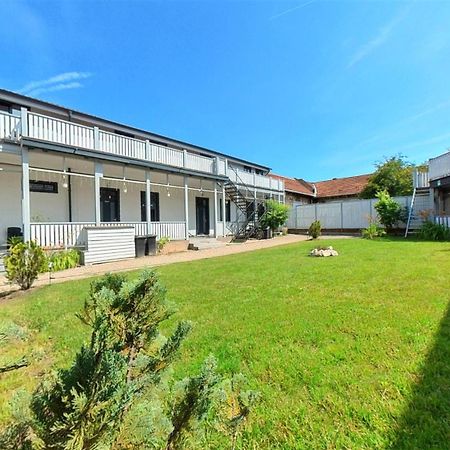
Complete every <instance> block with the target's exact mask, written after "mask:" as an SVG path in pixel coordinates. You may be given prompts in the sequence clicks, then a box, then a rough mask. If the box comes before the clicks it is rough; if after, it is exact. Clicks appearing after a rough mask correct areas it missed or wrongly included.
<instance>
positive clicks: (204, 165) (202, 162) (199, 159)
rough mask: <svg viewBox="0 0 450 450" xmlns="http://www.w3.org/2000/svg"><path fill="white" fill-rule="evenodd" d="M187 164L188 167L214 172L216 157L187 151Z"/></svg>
mask: <svg viewBox="0 0 450 450" xmlns="http://www.w3.org/2000/svg"><path fill="white" fill-rule="evenodd" d="M185 166H186V167H187V168H188V169H195V170H201V171H202V172H208V173H214V168H215V167H214V159H212V158H208V157H206V156H201V155H194V154H193V153H186V161H185Z"/></svg>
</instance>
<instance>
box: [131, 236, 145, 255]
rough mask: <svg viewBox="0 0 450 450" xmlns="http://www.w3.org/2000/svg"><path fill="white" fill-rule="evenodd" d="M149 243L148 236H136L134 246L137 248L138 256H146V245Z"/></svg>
mask: <svg viewBox="0 0 450 450" xmlns="http://www.w3.org/2000/svg"><path fill="white" fill-rule="evenodd" d="M146 243H147V237H146V236H135V237H134V248H135V250H136V258H140V257H141V256H145V245H146Z"/></svg>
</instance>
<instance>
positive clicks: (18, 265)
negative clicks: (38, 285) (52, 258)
mask: <svg viewBox="0 0 450 450" xmlns="http://www.w3.org/2000/svg"><path fill="white" fill-rule="evenodd" d="M4 261H5V270H6V277H7V278H8V280H9V281H10V282H12V283H17V284H18V285H19V286H20V288H21V289H23V290H27V289H30V287H31V286H32V285H33V283H34V281H35V280H36V278H37V277H38V274H39V273H40V272H42V269H43V267H44V266H45V262H46V258H45V254H44V250H42V248H41V247H39V245H37V244H36V242H34V241H29V242H23V241H22V240H19V239H17V240H12V241H11V247H10V248H9V255H8V256H6V257H5V259H4Z"/></svg>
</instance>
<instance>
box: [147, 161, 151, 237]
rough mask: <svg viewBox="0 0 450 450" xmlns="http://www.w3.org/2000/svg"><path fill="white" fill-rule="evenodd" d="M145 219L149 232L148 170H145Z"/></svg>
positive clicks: (149, 188)
mask: <svg viewBox="0 0 450 450" xmlns="http://www.w3.org/2000/svg"><path fill="white" fill-rule="evenodd" d="M145 213H146V214H145V220H146V221H147V234H151V220H152V214H151V185H150V171H148V170H147V171H146V172H145Z"/></svg>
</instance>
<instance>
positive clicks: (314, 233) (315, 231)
mask: <svg viewBox="0 0 450 450" xmlns="http://www.w3.org/2000/svg"><path fill="white" fill-rule="evenodd" d="M321 233H322V225H321V223H320V220H315V221H314V222H313V223H312V224H311V225H310V226H309V230H308V234H309V235H310V236H311V237H312V238H313V239H317V238H318V237H319V236H320V234H321Z"/></svg>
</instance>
